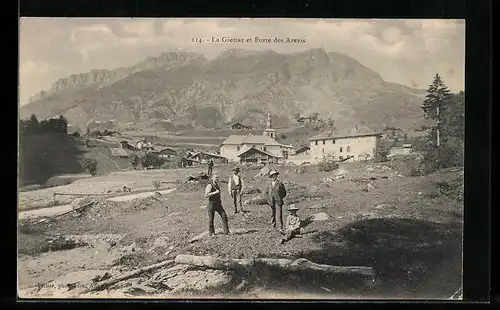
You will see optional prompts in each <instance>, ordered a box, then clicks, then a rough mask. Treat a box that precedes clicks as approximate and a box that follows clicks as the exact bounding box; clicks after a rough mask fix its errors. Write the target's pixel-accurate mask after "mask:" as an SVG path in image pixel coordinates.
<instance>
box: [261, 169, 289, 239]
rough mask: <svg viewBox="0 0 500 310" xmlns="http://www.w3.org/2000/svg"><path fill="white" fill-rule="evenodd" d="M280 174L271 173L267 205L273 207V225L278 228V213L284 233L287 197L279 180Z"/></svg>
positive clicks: (273, 171) (274, 171)
mask: <svg viewBox="0 0 500 310" xmlns="http://www.w3.org/2000/svg"><path fill="white" fill-rule="evenodd" d="M278 175H279V172H278V171H276V170H271V171H269V178H270V179H271V183H270V184H269V186H268V187H267V193H266V197H267V203H268V204H269V205H270V206H271V210H272V212H273V214H272V215H271V224H272V225H273V227H274V228H276V212H278V216H279V220H280V230H281V231H283V199H284V198H285V196H286V194H287V193H286V189H285V185H283V183H281V181H279V180H278Z"/></svg>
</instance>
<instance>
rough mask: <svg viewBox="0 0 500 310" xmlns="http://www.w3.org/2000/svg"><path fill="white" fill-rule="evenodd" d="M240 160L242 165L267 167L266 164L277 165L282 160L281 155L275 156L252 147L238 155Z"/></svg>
mask: <svg viewBox="0 0 500 310" xmlns="http://www.w3.org/2000/svg"><path fill="white" fill-rule="evenodd" d="M238 157H239V159H240V164H242V165H266V164H277V163H278V162H279V161H280V159H281V158H282V157H281V156H279V155H275V154H272V153H269V152H266V151H263V150H261V149H258V148H255V147H251V148H249V149H247V150H245V151H243V152H241V153H240V154H238Z"/></svg>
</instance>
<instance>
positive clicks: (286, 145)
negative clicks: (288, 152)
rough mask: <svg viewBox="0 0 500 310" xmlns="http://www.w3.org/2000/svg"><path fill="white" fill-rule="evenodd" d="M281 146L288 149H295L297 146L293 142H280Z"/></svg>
mask: <svg viewBox="0 0 500 310" xmlns="http://www.w3.org/2000/svg"><path fill="white" fill-rule="evenodd" d="M280 146H281V147H283V148H286V149H294V148H295V147H294V146H293V145H291V144H280Z"/></svg>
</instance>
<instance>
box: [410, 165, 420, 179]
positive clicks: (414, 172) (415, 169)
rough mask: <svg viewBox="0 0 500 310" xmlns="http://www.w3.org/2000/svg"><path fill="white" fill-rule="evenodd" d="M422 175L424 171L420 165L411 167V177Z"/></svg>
mask: <svg viewBox="0 0 500 310" xmlns="http://www.w3.org/2000/svg"><path fill="white" fill-rule="evenodd" d="M421 175H422V171H421V168H420V167H411V168H410V177H419V176H421Z"/></svg>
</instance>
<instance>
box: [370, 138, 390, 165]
mask: <svg viewBox="0 0 500 310" xmlns="http://www.w3.org/2000/svg"><path fill="white" fill-rule="evenodd" d="M390 150H391V149H390V147H389V145H387V144H386V143H382V144H380V146H379V147H378V148H377V149H376V150H375V157H374V161H375V162H377V163H381V162H386V161H388V158H387V156H388V155H389V152H390Z"/></svg>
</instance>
